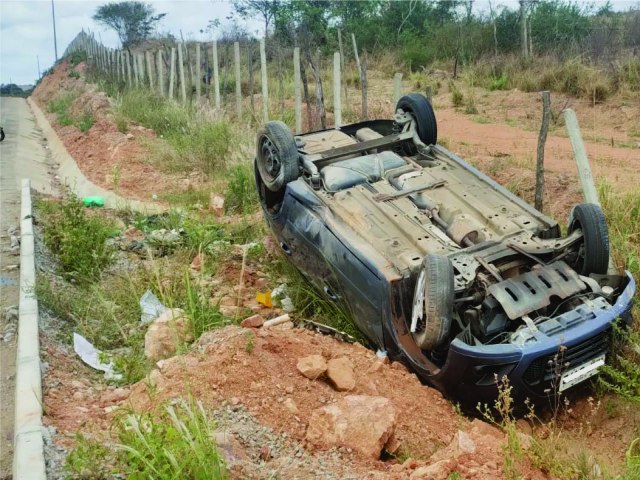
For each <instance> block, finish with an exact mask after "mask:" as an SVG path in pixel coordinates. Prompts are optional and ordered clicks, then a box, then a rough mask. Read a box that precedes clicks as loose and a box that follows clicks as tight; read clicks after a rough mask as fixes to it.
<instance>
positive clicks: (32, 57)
mask: <svg viewBox="0 0 640 480" xmlns="http://www.w3.org/2000/svg"><path fill="white" fill-rule="evenodd" d="M107 2H108V0H100V1H94V0H54V5H55V16H56V36H57V40H58V57H61V56H62V54H63V52H64V50H65V49H66V47H67V45H68V44H69V43H70V42H71V40H73V39H74V38H75V36H76V35H77V34H78V32H80V31H81V30H82V29H83V28H84V29H85V30H91V31H93V32H95V35H96V38H99V39H101V40H102V43H103V44H104V45H106V46H108V47H112V48H118V47H119V46H120V45H119V41H118V38H117V36H116V34H115V32H113V31H111V30H109V29H108V28H106V27H102V26H99V25H97V24H95V22H94V21H93V20H92V19H91V17H92V16H93V14H94V13H95V11H96V9H97V7H98V6H99V5H102V4H104V3H107ZM147 3H150V4H152V5H153V7H154V8H155V9H156V12H158V13H166V14H167V16H166V17H165V18H164V19H163V20H162V21H161V22H160V24H159V27H158V31H159V32H161V33H164V32H170V33H172V34H174V35H176V36H179V35H180V30H182V33H183V35H184V37H185V39H193V40H203V41H204V40H210V38H209V34H207V33H204V34H201V33H200V29H204V28H205V27H206V26H207V23H208V21H209V20H213V19H216V18H218V19H220V21H221V22H225V18H226V17H227V16H228V15H229V14H231V12H232V11H233V6H232V4H231V2H229V1H224V0H174V1H166V0H158V1H155V0H150V1H149V0H147ZM493 3H494V5H496V4H497V5H506V6H509V7H511V8H514V7H516V6H517V5H518V2H517V0H494V2H493ZM591 3H596V4H602V3H605V2H604V1H598V0H596V1H595V2H591ZM611 3H612V4H613V6H614V8H615V9H616V10H625V9H627V8H629V7H631V6H633V5H637V3H638V0H612V2H611ZM487 5H488V0H476V1H475V2H474V10H476V9H478V10H482V9H483V8H485V9H486V6H487ZM261 24H262V23H261V22H259V21H258V20H255V21H250V22H249V23H248V25H246V26H247V28H248V29H249V31H250V32H251V33H254V32H257V31H258V30H259V29H260V25H261ZM53 38H54V36H53V22H52V18H51V1H50V0H0V83H3V84H7V83H16V84H18V85H23V84H32V83H34V82H35V81H36V79H37V78H38V61H39V64H40V71H44V70H46V69H48V68H50V67H51V65H53V63H54V61H55V51H54V42H53Z"/></svg>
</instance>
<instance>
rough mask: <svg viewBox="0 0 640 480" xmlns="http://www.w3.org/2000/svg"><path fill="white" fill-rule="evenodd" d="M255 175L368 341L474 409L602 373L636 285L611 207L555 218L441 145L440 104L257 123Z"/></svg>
mask: <svg viewBox="0 0 640 480" xmlns="http://www.w3.org/2000/svg"><path fill="white" fill-rule="evenodd" d="M254 165H255V168H254V170H255V180H256V187H257V190H258V195H259V198H260V202H261V205H262V210H263V212H264V217H265V219H266V221H267V223H268V224H269V227H270V229H271V230H272V232H273V234H274V235H275V237H276V238H277V240H278V242H279V244H280V246H281V248H282V251H283V252H284V253H285V254H286V255H287V256H288V257H289V259H290V261H291V262H292V263H293V264H294V265H295V266H296V267H297V268H298V269H299V270H300V271H301V272H302V273H303V274H304V276H305V277H306V278H307V279H308V280H309V281H310V282H311V283H312V284H313V285H314V286H315V287H316V288H317V289H318V291H320V292H322V294H323V295H324V296H325V297H326V298H327V299H328V300H330V301H333V302H336V303H337V304H339V305H340V306H342V307H343V308H345V309H346V310H348V312H349V313H350V315H351V317H352V318H353V320H354V322H355V323H356V325H357V327H358V328H359V329H360V330H361V331H362V333H363V334H364V335H365V336H366V338H367V339H368V340H369V342H370V344H371V346H374V347H377V348H380V349H383V350H386V351H387V352H388V355H389V356H390V358H391V359H393V360H399V361H402V362H404V363H405V364H406V365H407V366H408V367H409V368H410V369H411V370H413V371H414V372H415V373H417V374H418V376H419V377H420V378H421V379H423V380H424V381H425V382H427V383H429V384H431V385H434V386H435V387H437V388H438V389H440V390H441V391H442V392H443V393H445V394H446V395H447V396H449V397H450V398H453V399H454V400H456V401H458V402H460V403H461V404H462V405H463V406H467V407H471V408H474V407H475V406H476V405H477V404H478V402H481V403H485V402H492V401H493V400H494V399H495V398H496V396H497V392H498V383H499V382H500V381H502V379H503V378H504V377H506V378H507V379H508V380H509V382H510V385H511V386H512V395H513V396H514V397H516V399H525V398H529V399H530V400H531V401H532V402H534V403H535V404H537V405H542V404H548V402H549V400H550V399H551V398H553V397H555V396H556V395H557V394H558V393H561V392H564V391H566V390H568V389H570V388H572V387H574V386H575V385H578V384H580V383H581V382H583V381H585V380H586V379H588V378H590V377H592V376H594V375H595V374H597V372H598V369H599V367H600V366H601V365H603V364H604V363H605V362H606V361H607V360H608V359H609V356H610V349H611V344H612V324H613V323H614V322H616V321H619V322H622V323H625V324H630V323H631V321H632V319H631V306H632V298H633V295H634V293H635V283H634V280H633V278H632V277H631V276H630V275H629V274H628V273H626V274H620V273H619V272H617V271H615V269H614V268H613V267H612V266H611V265H610V261H609V238H608V230H607V223H606V220H605V217H604V214H603V212H602V210H601V208H600V207H599V206H598V205H594V204H578V205H576V206H575V207H574V208H573V209H572V212H571V215H570V218H569V220H568V228H567V232H566V235H564V236H562V235H561V231H560V226H559V225H558V223H557V222H556V221H555V220H553V219H551V218H549V217H547V216H546V215H544V214H543V213H541V212H539V211H537V210H536V209H534V208H533V207H531V206H530V205H529V204H528V203H526V202H525V201H523V200H522V199H520V198H518V197H517V196H515V195H513V194H512V193H511V192H509V191H508V190H507V189H505V188H503V187H502V186H501V185H499V184H497V183H496V182H495V181H493V180H492V179H490V178H489V177H487V176H486V175H484V174H483V173H481V172H480V171H478V170H477V169H475V168H474V167H472V166H471V165H469V164H467V163H466V162H464V161H463V160H462V159H461V158H459V157H458V156H456V155H455V154H453V153H451V152H450V151H448V150H447V149H445V148H444V147H442V146H441V145H438V143H437V123H436V119H435V115H434V112H433V109H432V107H431V104H430V103H429V102H428V100H427V99H426V98H425V97H423V96H422V95H419V94H410V95H407V96H405V97H402V98H401V99H400V101H399V102H398V104H397V107H396V114H395V115H394V117H393V119H390V120H372V121H364V122H360V123H356V124H351V125H345V126H342V127H339V128H336V129H329V130H322V131H317V132H310V133H305V134H302V135H297V136H294V135H293V134H292V133H291V131H290V130H289V128H288V127H287V126H286V125H285V124H283V123H282V122H268V123H267V124H266V125H265V126H264V127H263V128H262V129H261V130H260V132H259V133H258V137H257V154H256V158H255V164H254Z"/></svg>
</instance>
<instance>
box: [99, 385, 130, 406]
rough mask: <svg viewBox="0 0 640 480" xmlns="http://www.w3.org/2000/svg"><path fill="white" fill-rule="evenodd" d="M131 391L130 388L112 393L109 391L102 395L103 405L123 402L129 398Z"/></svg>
mask: <svg viewBox="0 0 640 480" xmlns="http://www.w3.org/2000/svg"><path fill="white" fill-rule="evenodd" d="M129 393H130V390H129V389H128V388H116V389H115V390H112V391H107V392H105V393H103V394H102V397H101V398H100V400H101V402H102V404H103V405H107V404H112V403H118V402H122V401H123V400H126V399H127V398H129Z"/></svg>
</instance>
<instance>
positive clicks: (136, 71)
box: [131, 53, 140, 88]
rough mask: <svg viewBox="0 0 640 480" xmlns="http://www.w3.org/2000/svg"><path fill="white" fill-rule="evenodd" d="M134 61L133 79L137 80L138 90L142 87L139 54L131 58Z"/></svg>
mask: <svg viewBox="0 0 640 480" xmlns="http://www.w3.org/2000/svg"><path fill="white" fill-rule="evenodd" d="M131 60H132V61H133V78H134V79H135V83H136V88H138V87H139V86H140V66H139V65H138V54H136V53H134V54H133V55H132V57H131Z"/></svg>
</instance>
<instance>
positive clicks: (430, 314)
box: [411, 255, 454, 350]
mask: <svg viewBox="0 0 640 480" xmlns="http://www.w3.org/2000/svg"><path fill="white" fill-rule="evenodd" d="M453 293H454V292H453V265H452V264H451V262H450V261H449V259H448V258H447V257H442V256H440V255H426V256H425V257H424V259H423V260H422V267H421V268H420V273H419V274H418V280H417V282H416V288H415V292H414V295H413V307H412V312H411V324H412V326H413V325H414V323H415V331H414V332H413V333H412V335H413V339H414V341H415V342H416V345H418V347H420V348H421V349H422V350H433V349H436V348H438V347H441V346H442V345H443V344H444V343H445V342H446V341H447V339H448V338H449V331H450V330H451V318H452V316H453Z"/></svg>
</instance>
